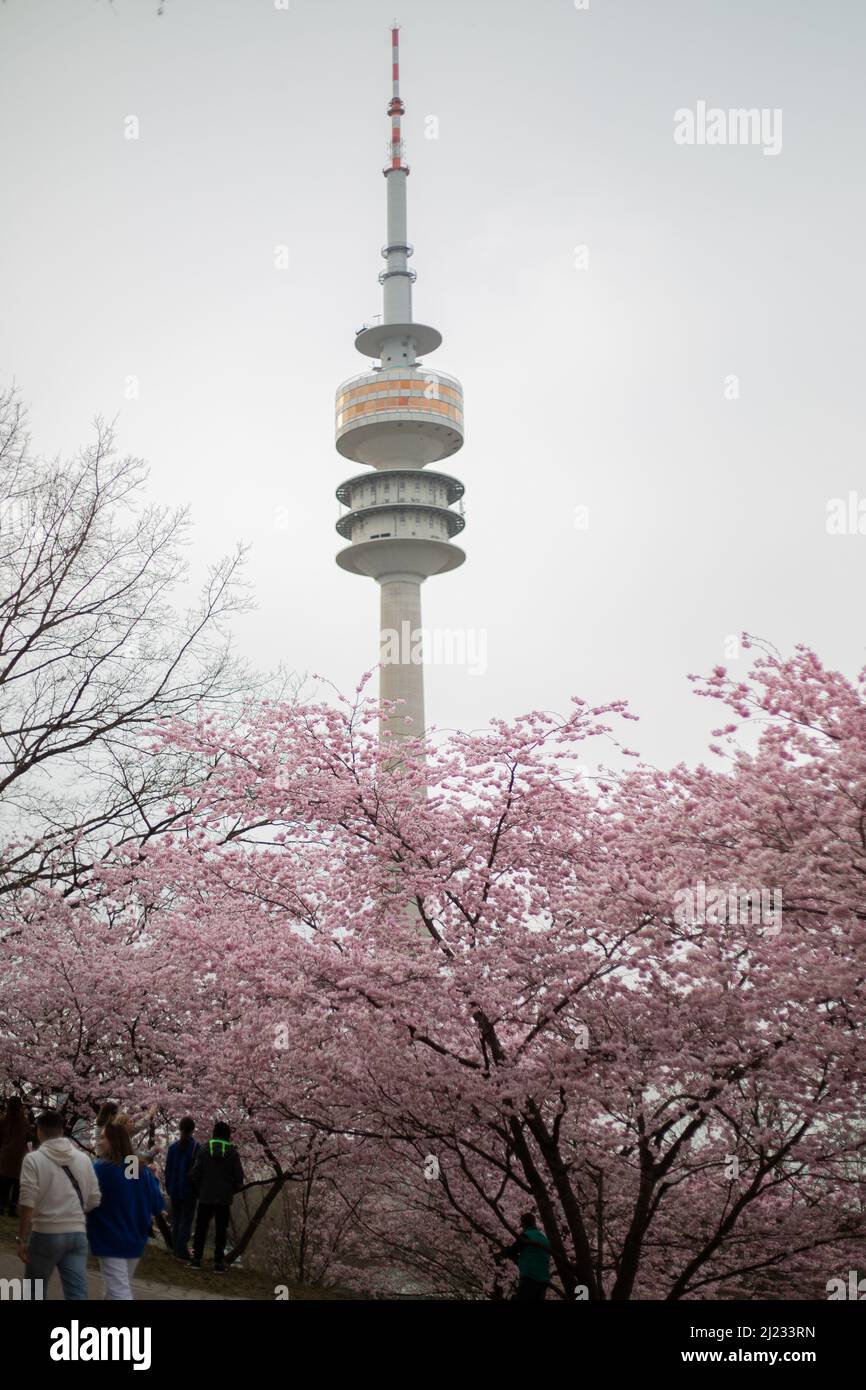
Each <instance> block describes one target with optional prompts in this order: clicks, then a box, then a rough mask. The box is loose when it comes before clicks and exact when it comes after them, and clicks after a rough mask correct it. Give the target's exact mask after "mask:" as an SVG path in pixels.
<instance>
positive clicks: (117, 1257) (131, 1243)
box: [87, 1121, 165, 1301]
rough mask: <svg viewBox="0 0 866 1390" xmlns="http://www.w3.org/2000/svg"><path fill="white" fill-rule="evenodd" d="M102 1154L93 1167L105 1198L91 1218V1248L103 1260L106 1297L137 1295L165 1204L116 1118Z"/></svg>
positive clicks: (108, 1128)
mask: <svg viewBox="0 0 866 1390" xmlns="http://www.w3.org/2000/svg"><path fill="white" fill-rule="evenodd" d="M100 1148H101V1150H102V1157H101V1158H98V1159H97V1160H96V1162H95V1163H94V1165H93V1171H94V1173H95V1175H96V1180H97V1183H98V1185H99V1190H100V1192H101V1193H102V1201H101V1203H100V1205H99V1206H98V1207H97V1208H96V1210H95V1211H92V1212H90V1214H89V1215H88V1218H87V1234H88V1236H89V1238H90V1248H91V1250H92V1251H93V1253H94V1255H96V1257H97V1258H98V1260H99V1268H100V1271H101V1273H102V1279H103V1284H104V1286H105V1297H106V1298H107V1299H111V1300H112V1301H121V1300H125V1301H129V1300H130V1299H131V1298H132V1286H131V1281H132V1277H133V1275H134V1274H135V1268H136V1265H137V1264H138V1262H139V1260H140V1259H141V1257H142V1255H143V1254H144V1247H145V1246H146V1245H147V1242H148V1238H149V1236H150V1232H151V1223H152V1221H153V1218H154V1216H155V1215H156V1214H157V1212H160V1211H162V1209H163V1206H164V1205H165V1203H164V1201H163V1196H162V1193H161V1191H160V1189H159V1183H158V1182H157V1180H156V1178H155V1177H154V1175H153V1173H152V1172H151V1171H150V1169H149V1168H148V1167H147V1165H146V1164H144V1163H142V1162H141V1160H140V1159H139V1157H138V1155H137V1154H134V1153H133V1151H132V1140H131V1139H130V1137H129V1131H128V1129H127V1128H126V1126H125V1125H122V1124H114V1123H112V1122H111V1121H109V1123H108V1124H107V1125H105V1127H104V1129H103V1131H102V1139H101V1140H100Z"/></svg>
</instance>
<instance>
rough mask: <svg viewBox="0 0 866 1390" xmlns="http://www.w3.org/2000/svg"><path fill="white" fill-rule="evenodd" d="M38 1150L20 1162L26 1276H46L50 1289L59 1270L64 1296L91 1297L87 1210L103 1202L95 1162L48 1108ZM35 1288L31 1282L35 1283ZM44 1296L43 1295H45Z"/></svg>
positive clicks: (21, 1244) (22, 1250) (41, 1124)
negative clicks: (64, 1129) (52, 1277)
mask: <svg viewBox="0 0 866 1390" xmlns="http://www.w3.org/2000/svg"><path fill="white" fill-rule="evenodd" d="M36 1134H37V1136H38V1139H39V1148H38V1149H36V1150H35V1151H34V1152H33V1153H29V1154H27V1155H26V1157H25V1159H24V1162H23V1164H22V1165H21V1196H20V1198H19V1200H18V1215H19V1218H20V1222H19V1228H18V1254H19V1255H20V1257H21V1259H22V1260H23V1261H24V1263H25V1265H26V1269H25V1271H24V1277H25V1279H31V1280H34V1279H42V1280H43V1281H44V1282H43V1285H42V1287H43V1290H44V1291H47V1287H48V1280H49V1279H50V1278H51V1275H52V1273H53V1272H54V1270H55V1269H57V1270H59V1271H60V1280H61V1283H62V1284H63V1297H64V1298H66V1299H86V1298H89V1294H88V1291H87V1235H86V1223H85V1219H84V1218H85V1214H86V1213H87V1212H89V1211H92V1210H93V1208H94V1207H98V1206H99V1203H100V1201H101V1200H102V1195H101V1193H100V1190H99V1183H98V1182H97V1179H96V1174H95V1173H94V1171H93V1164H92V1163H91V1162H90V1159H89V1158H87V1156H86V1155H85V1154H83V1153H82V1152H81V1150H80V1149H77V1148H76V1147H75V1145H74V1144H73V1143H72V1141H71V1140H69V1139H64V1137H63V1121H62V1119H61V1117H60V1116H59V1115H58V1114H56V1113H55V1112H54V1111H51V1110H46V1112H45V1113H44V1114H43V1115H40V1116H39V1117H38V1119H37V1121H36ZM31 1287H32V1285H31ZM43 1296H44V1295H43Z"/></svg>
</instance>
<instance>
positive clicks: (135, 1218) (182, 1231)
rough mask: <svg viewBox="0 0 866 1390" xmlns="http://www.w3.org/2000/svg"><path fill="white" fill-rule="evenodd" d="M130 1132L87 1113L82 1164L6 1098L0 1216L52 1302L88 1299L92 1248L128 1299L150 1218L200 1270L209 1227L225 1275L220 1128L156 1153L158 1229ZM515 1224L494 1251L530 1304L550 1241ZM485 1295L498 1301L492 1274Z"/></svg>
mask: <svg viewBox="0 0 866 1390" xmlns="http://www.w3.org/2000/svg"><path fill="white" fill-rule="evenodd" d="M150 1119H152V1115H146V1116H144V1117H143V1121H144V1122H146V1121H149V1120H150ZM141 1128H142V1123H139V1124H136V1123H134V1122H133V1121H132V1119H131V1118H130V1116H129V1115H126V1114H123V1113H121V1111H120V1107H119V1106H118V1105H117V1103H116V1102H114V1101H108V1102H106V1104H105V1105H103V1106H102V1108H101V1109H100V1111H99V1114H98V1115H97V1117H96V1143H95V1151H96V1157H95V1159H93V1160H91V1159H90V1158H89V1157H88V1155H87V1154H86V1153H85V1152H84V1151H83V1150H82V1149H81V1148H80V1147H79V1146H78V1145H77V1144H76V1143H75V1142H74V1141H73V1140H72V1139H70V1138H68V1137H66V1136H65V1135H64V1126H63V1119H62V1117H61V1116H60V1115H59V1114H58V1113H57V1112H56V1111H50V1110H49V1111H44V1112H43V1113H42V1114H40V1115H38V1116H36V1117H34V1116H33V1114H32V1112H28V1111H27V1110H26V1109H25V1107H24V1104H23V1102H22V1101H21V1099H20V1098H19V1097H17V1096H13V1097H12V1098H11V1099H10V1100H9V1101H7V1103H6V1108H5V1111H4V1112H3V1114H2V1115H0V1215H2V1214H4V1213H5V1214H7V1215H9V1216H16V1215H17V1217H18V1220H19V1228H18V1237H17V1246H18V1253H19V1256H20V1258H21V1259H22V1260H23V1261H24V1264H25V1278H27V1279H30V1280H31V1281H36V1280H42V1281H43V1282H42V1289H43V1291H44V1290H45V1289H46V1288H47V1285H48V1280H49V1279H50V1278H51V1275H52V1274H53V1272H54V1270H55V1269H56V1270H57V1271H58V1273H59V1275H60V1279H61V1283H62V1286H63V1295H64V1298H66V1299H73V1300H74V1299H87V1298H89V1293H88V1287H87V1257H88V1254H92V1255H94V1256H95V1257H96V1258H97V1260H98V1262H99V1268H100V1272H101V1274H102V1280H103V1286H104V1297H105V1298H107V1299H119V1300H123V1299H127V1300H128V1299H131V1298H132V1296H133V1295H132V1278H133V1275H134V1273H135V1269H136V1266H137V1265H138V1262H139V1260H140V1259H141V1257H142V1255H143V1254H144V1249H145V1246H146V1245H147V1242H148V1240H149V1239H150V1238H151V1236H152V1235H153V1224H154V1221H157V1222H159V1223H160V1225H161V1228H162V1230H163V1233H164V1235H165V1237H166V1240H167V1241H168V1242H169V1243H170V1245H171V1249H172V1253H173V1254H174V1256H175V1258H176V1259H178V1260H180V1261H183V1262H184V1263H186V1264H187V1265H188V1266H189V1268H191V1269H194V1270H200V1269H201V1268H202V1260H203V1258H204V1250H205V1244H206V1242H207V1238H208V1232H209V1229H210V1225H211V1222H213V1226H214V1264H213V1268H214V1271H215V1273H218V1274H221V1273H224V1272H225V1268H226V1264H225V1250H226V1238H227V1235H228V1225H229V1217H230V1214H231V1206H232V1201H233V1199H234V1197H235V1195H236V1193H238V1192H240V1190H241V1189H242V1187H243V1185H244V1171H243V1166H242V1164H241V1159H240V1155H239V1153H238V1150H237V1148H236V1147H235V1145H234V1144H233V1143H232V1142H231V1131H230V1129H229V1126H228V1125H227V1124H226V1123H225V1122H224V1121H222V1120H218V1121H217V1122H216V1123H215V1125H214V1127H213V1135H212V1138H211V1139H209V1140H208V1141H207V1142H206V1143H203V1144H202V1143H199V1142H198V1141H197V1140H196V1138H195V1120H194V1119H192V1117H191V1116H185V1117H184V1118H183V1119H182V1120H181V1122H180V1125H179V1137H178V1138H177V1139H175V1140H174V1142H173V1143H171V1144H170V1145H169V1147H168V1150H167V1152H166V1157H165V1174H164V1183H165V1192H166V1194H167V1196H168V1198H169V1202H170V1215H171V1228H170V1229H169V1228H168V1227H167V1226H166V1225H165V1221H164V1217H163V1215H162V1213H163V1212H164V1210H165V1198H164V1196H163V1189H162V1186H161V1184H160V1180H159V1177H158V1176H157V1173H156V1170H155V1167H154V1159H155V1157H156V1150H155V1149H154V1148H150V1149H148V1148H142V1147H141V1146H140V1145H139V1146H136V1143H135V1137H136V1135H137V1134H138V1133H139V1131H140V1130H141ZM520 1225H521V1231H520V1235H519V1236H518V1238H517V1240H516V1241H514V1242H513V1244H511V1245H509V1246H507V1247H506V1248H505V1249H503V1250H502V1251H500V1252H499V1254H498V1255H497V1256H496V1257H495V1258H496V1261H497V1263H498V1262H501V1261H502V1260H506V1259H508V1260H512V1261H513V1262H514V1263H515V1264H516V1265H517V1270H518V1276H519V1278H518V1285H517V1290H516V1292H515V1294H514V1297H515V1298H516V1299H519V1300H523V1301H538V1300H540V1299H543V1298H544V1297H545V1295H546V1293H547V1288H548V1285H549V1282H550V1243H549V1241H548V1239H547V1236H546V1235H545V1234H544V1232H543V1231H541V1230H539V1228H538V1225H537V1222H536V1219H535V1215H534V1213H533V1212H526V1213H524V1215H523V1216H521V1218H520ZM191 1235H192V1250H190V1248H189V1245H190V1236H191ZM497 1291H498V1294H499V1296H500V1297H501V1296H502V1294H501V1291H500V1290H499V1286H498V1281H497ZM494 1296H496V1295H494Z"/></svg>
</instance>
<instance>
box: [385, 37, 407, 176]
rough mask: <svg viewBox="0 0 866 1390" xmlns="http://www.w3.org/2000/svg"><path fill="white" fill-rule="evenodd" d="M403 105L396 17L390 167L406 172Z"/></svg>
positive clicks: (392, 45) (393, 48)
mask: <svg viewBox="0 0 866 1390" xmlns="http://www.w3.org/2000/svg"><path fill="white" fill-rule="evenodd" d="M405 110H406V108H405V106H404V105H403V102H402V101H401V99H400V25H399V24H398V23H397V21H396V19H395V20H394V23H393V24H392V25H391V101H390V103H389V105H388V115H389V116H390V117H391V147H390V149H391V166H390V167H391V168H392V169H403V170H404V171H405V172H406V173H407V174H408V172H409V165H408V164H407V163H406V162H405V160H404V159H403V153H404V151H403V126H402V121H403V115H404V113H405Z"/></svg>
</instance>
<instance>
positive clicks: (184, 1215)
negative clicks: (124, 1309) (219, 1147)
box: [165, 1115, 200, 1260]
mask: <svg viewBox="0 0 866 1390" xmlns="http://www.w3.org/2000/svg"><path fill="white" fill-rule="evenodd" d="M194 1130H195V1120H194V1119H193V1118H192V1116H191V1115H185V1116H184V1117H183V1119H182V1120H181V1122H180V1138H179V1139H175V1141H174V1143H173V1144H169V1146H168V1153H167V1154H166V1156H165V1190H166V1192H167V1193H168V1195H169V1198H170V1199H171V1245H172V1250H173V1252H174V1257H175V1259H177V1260H189V1259H191V1256H190V1253H189V1235H190V1231H191V1230H192V1222H193V1217H194V1216H195V1203H196V1196H195V1192H194V1190H193V1186H192V1183H191V1182H190V1180H189V1173H190V1169H191V1168H192V1165H193V1163H194V1162H195V1157H196V1154H197V1153H198V1151H199V1147H200V1146H199V1145H198V1144H197V1143H196V1141H195V1139H193V1137H192V1136H193V1131H194Z"/></svg>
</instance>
